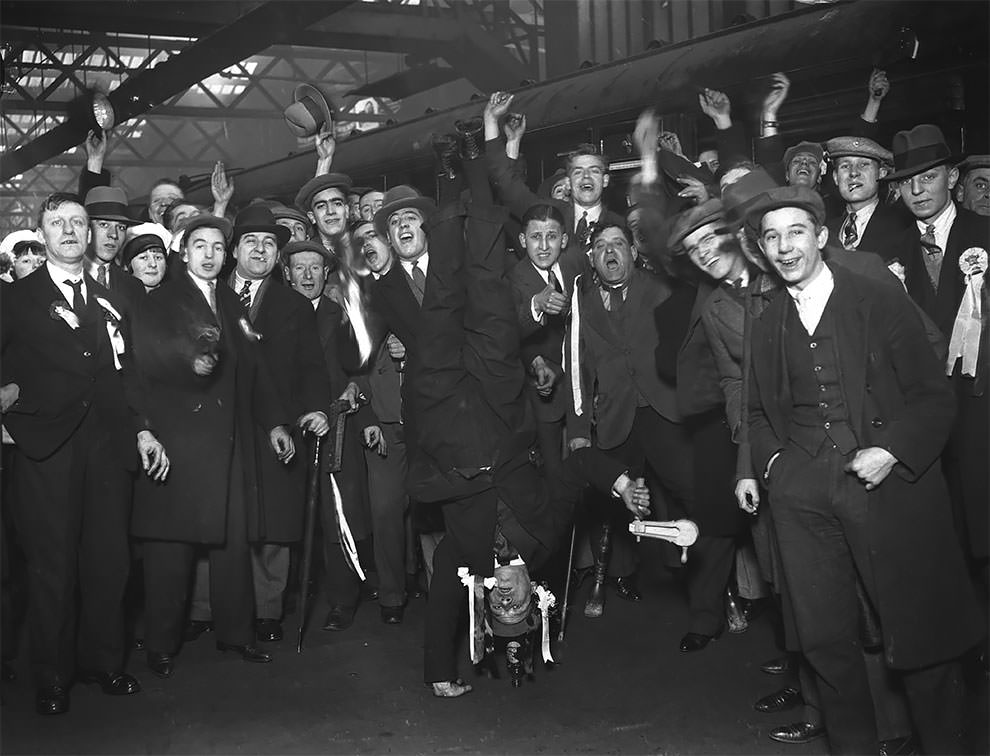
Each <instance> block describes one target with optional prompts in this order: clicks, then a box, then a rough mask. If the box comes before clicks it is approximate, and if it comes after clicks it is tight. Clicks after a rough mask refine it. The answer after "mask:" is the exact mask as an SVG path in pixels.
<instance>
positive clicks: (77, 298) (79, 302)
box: [65, 279, 86, 315]
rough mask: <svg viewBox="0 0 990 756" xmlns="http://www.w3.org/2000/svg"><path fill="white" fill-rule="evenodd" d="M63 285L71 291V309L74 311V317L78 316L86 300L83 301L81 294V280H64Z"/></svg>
mask: <svg viewBox="0 0 990 756" xmlns="http://www.w3.org/2000/svg"><path fill="white" fill-rule="evenodd" d="M65 284H66V286H68V287H69V288H70V289H72V309H73V310H74V311H75V313H76V315H79V314H80V313H82V311H83V308H84V307H85V306H86V300H85V299H83V293H82V287H83V282H82V279H79V280H78V281H72V280H70V279H66V281H65Z"/></svg>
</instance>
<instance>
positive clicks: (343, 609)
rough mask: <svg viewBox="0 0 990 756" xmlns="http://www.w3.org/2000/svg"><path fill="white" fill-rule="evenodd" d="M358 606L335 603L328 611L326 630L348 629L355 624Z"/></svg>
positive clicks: (324, 625)
mask: <svg viewBox="0 0 990 756" xmlns="http://www.w3.org/2000/svg"><path fill="white" fill-rule="evenodd" d="M355 609H356V607H353V606H340V605H339V604H338V605H335V606H331V607H330V611H329V612H327V619H326V621H325V622H324V623H323V629H324V630H346V629H347V628H349V627H350V626H351V625H352V624H354V612H355Z"/></svg>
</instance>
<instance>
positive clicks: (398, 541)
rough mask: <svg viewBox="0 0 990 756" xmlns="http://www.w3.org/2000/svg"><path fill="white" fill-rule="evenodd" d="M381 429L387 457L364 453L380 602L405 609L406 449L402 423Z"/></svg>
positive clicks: (384, 425)
mask: <svg viewBox="0 0 990 756" xmlns="http://www.w3.org/2000/svg"><path fill="white" fill-rule="evenodd" d="M381 428H382V433H383V434H384V435H385V442H386V444H387V447H388V454H387V455H386V456H384V457H382V456H380V455H378V454H377V453H376V452H374V451H373V450H366V451H365V461H366V463H367V466H368V489H369V490H368V494H369V499H370V502H371V528H372V532H373V533H374V549H375V569H376V571H377V572H378V601H379V603H380V604H381V605H382V606H402V605H403V604H405V602H406V553H405V552H406V513H407V510H408V497H407V496H406V491H405V473H406V447H405V442H404V440H403V436H402V426H401V425H400V424H399V423H382V424H381Z"/></svg>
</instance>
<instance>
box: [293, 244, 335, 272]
mask: <svg viewBox="0 0 990 756" xmlns="http://www.w3.org/2000/svg"><path fill="white" fill-rule="evenodd" d="M297 252H315V253H316V254H318V255H321V256H322V257H323V259H324V260H325V261H326V264H327V266H328V267H330V268H331V269H332V270H336V269H337V268H338V266H339V265H340V261H339V260H338V259H337V257H336V255H334V254H333V252H331V251H330V250H329V249H327V248H326V247H324V246H323V245H322V244H320V242H318V241H314V240H312V239H306V241H290V242H289V243H288V244H286V245H285V246H284V247H282V264H283V265H288V264H289V260H290V259H292V256H293V255H294V254H296V253H297Z"/></svg>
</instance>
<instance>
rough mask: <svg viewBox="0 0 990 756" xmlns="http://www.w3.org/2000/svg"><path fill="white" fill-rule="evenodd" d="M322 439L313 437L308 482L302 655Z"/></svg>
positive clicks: (301, 588) (301, 578)
mask: <svg viewBox="0 0 990 756" xmlns="http://www.w3.org/2000/svg"><path fill="white" fill-rule="evenodd" d="M321 440H322V439H321V438H320V437H319V436H316V435H314V436H313V456H312V457H311V458H310V465H309V471H308V477H307V481H306V519H305V522H304V525H303V558H302V569H301V570H300V574H299V634H298V636H297V640H296V653H297V654H301V653H302V641H303V630H304V629H305V628H306V616H307V613H308V612H307V610H308V609H309V607H308V606H307V604H308V603H309V602H308V598H309V573H310V570H311V569H312V566H313V531H314V530H315V529H316V507H317V501H318V500H319V496H320V445H321Z"/></svg>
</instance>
